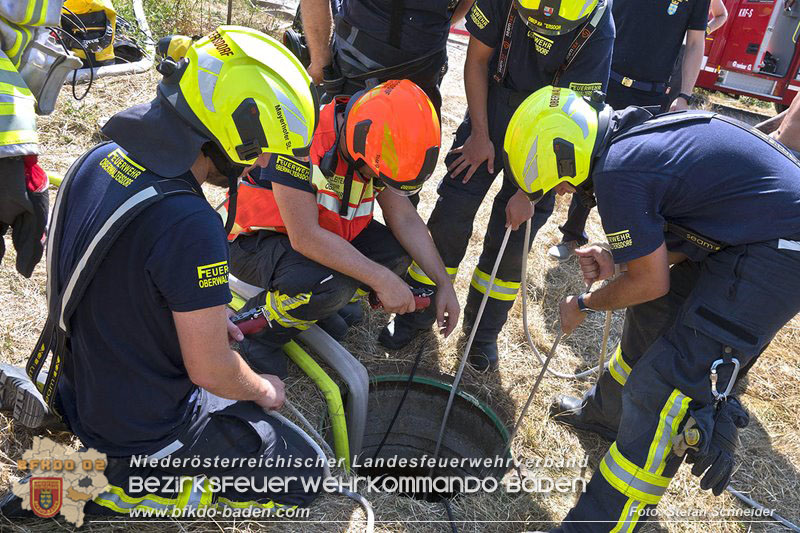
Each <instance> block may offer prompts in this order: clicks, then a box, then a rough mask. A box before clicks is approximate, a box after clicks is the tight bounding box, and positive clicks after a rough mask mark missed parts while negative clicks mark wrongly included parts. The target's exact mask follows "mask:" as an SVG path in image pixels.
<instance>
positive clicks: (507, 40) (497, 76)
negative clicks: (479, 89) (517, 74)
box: [494, 2, 517, 83]
mask: <svg viewBox="0 0 800 533" xmlns="http://www.w3.org/2000/svg"><path fill="white" fill-rule="evenodd" d="M516 18H517V12H516V10H515V9H514V2H511V7H509V8H508V17H507V18H506V25H505V28H504V29H503V42H502V44H501V45H500V55H499V56H497V70H495V73H494V81H495V82H496V83H503V80H504V79H505V77H506V72H507V71H508V54H509V52H511V33H512V32H513V31H514V21H515V20H516Z"/></svg>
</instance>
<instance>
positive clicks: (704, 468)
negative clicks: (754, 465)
mask: <svg viewBox="0 0 800 533" xmlns="http://www.w3.org/2000/svg"><path fill="white" fill-rule="evenodd" d="M749 423H750V416H749V415H748V414H747V411H745V410H744V408H743V407H742V404H741V403H739V400H738V399H736V398H735V397H733V396H731V397H729V398H728V399H727V400H725V401H723V402H722V403H720V405H719V407H718V408H717V412H716V416H715V417H714V429H713V431H712V432H711V438H710V439H707V440H706V442H703V444H702V446H701V449H700V451H694V450H690V451H689V452H688V453H687V461H688V462H689V463H694V466H693V467H692V474H694V475H695V476H697V477H701V476H702V479H701V480H700V488H701V489H703V490H707V489H711V491H712V492H713V493H714V495H715V496H719V495H720V494H722V491H723V490H725V487H727V486H728V483H729V482H730V480H731V475H732V474H733V467H734V466H735V461H734V457H735V453H736V447H737V446H738V445H739V429H740V428H744V427H746V426H747V424H749ZM704 437H705V435H704ZM704 473H705V474H704Z"/></svg>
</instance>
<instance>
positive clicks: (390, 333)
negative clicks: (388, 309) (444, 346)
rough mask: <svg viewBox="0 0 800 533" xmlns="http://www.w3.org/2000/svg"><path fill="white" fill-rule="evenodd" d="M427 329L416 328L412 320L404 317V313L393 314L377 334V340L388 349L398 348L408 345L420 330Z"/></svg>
mask: <svg viewBox="0 0 800 533" xmlns="http://www.w3.org/2000/svg"><path fill="white" fill-rule="evenodd" d="M428 329H429V328H425V329H419V328H416V327H415V326H414V322H413V321H412V320H409V319H407V318H405V315H395V317H394V318H393V319H392V320H391V322H389V323H388V324H386V325H385V326H384V327H383V329H382V330H381V332H380V333H379V334H378V342H379V343H381V344H382V345H383V346H384V347H385V348H388V349H390V350H399V349H400V348H404V347H406V346H408V344H409V343H410V342H411V341H412V340H414V338H415V337H416V336H417V335H419V333H420V332H421V331H426V330H428Z"/></svg>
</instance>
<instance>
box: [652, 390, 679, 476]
mask: <svg viewBox="0 0 800 533" xmlns="http://www.w3.org/2000/svg"><path fill="white" fill-rule="evenodd" d="M689 402H690V399H689V397H687V396H686V395H685V394H682V393H681V391H679V390H678V389H675V390H673V391H672V394H670V395H669V399H668V400H667V402H666V403H665V404H664V407H663V408H662V409H661V414H660V415H659V418H658V429H656V433H655V435H654V436H653V442H651V443H650V451H649V452H648V454H647V463H645V465H644V468H645V470H647V471H648V472H651V473H653V474H661V473H662V472H663V471H664V467H665V466H666V464H667V457H668V456H669V452H670V450H672V437H674V436H675V435H677V433H678V425H680V423H681V420H683V418H684V416H685V415H686V410H687V409H688V408H689Z"/></svg>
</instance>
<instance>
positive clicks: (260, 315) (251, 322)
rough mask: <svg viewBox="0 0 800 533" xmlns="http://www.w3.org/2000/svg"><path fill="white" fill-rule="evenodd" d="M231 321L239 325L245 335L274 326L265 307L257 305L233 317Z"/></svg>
mask: <svg viewBox="0 0 800 533" xmlns="http://www.w3.org/2000/svg"><path fill="white" fill-rule="evenodd" d="M231 322H233V323H234V324H236V325H237V326H239V331H241V332H242V333H243V334H244V335H252V334H253V333H258V332H259V331H261V330H263V329H264V328H266V327H267V326H269V327H272V325H271V324H270V323H269V319H268V318H267V313H266V311H265V310H264V308H263V307H255V308H253V309H250V310H248V311H245V312H243V313H239V314H238V315H234V316H232V317H231Z"/></svg>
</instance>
